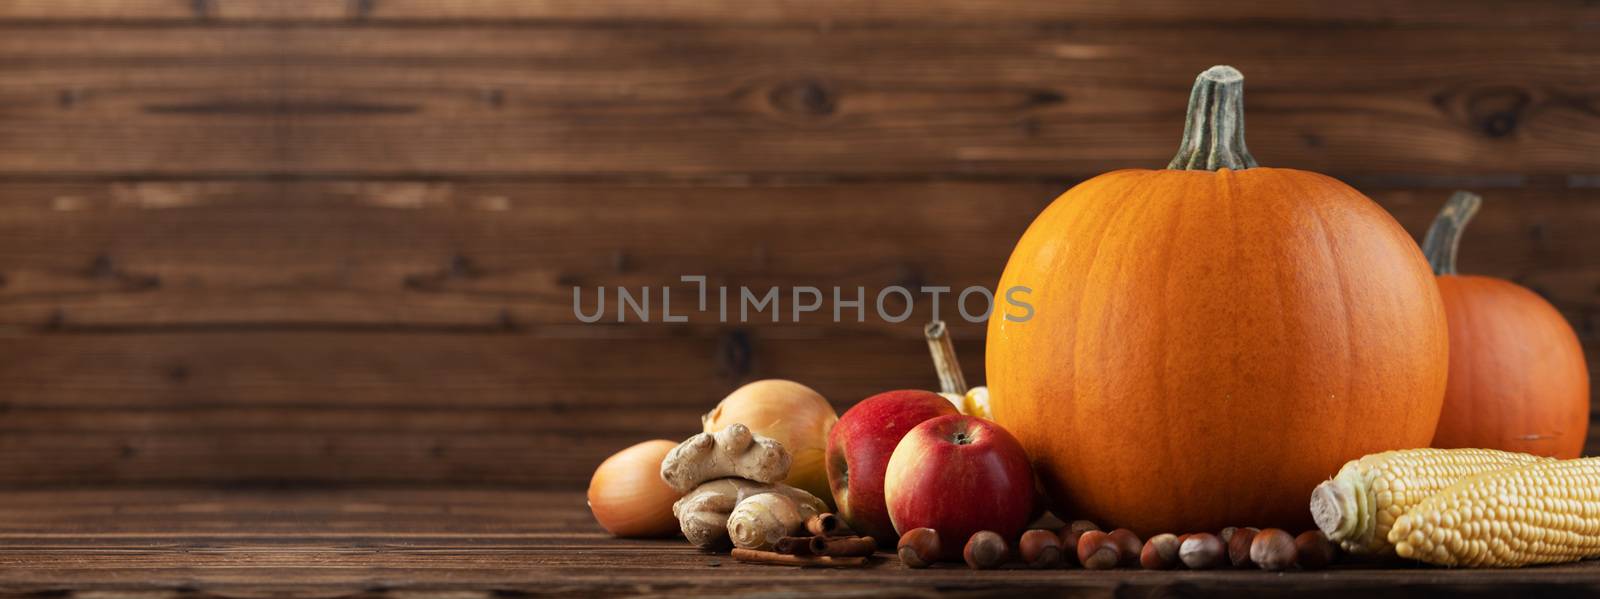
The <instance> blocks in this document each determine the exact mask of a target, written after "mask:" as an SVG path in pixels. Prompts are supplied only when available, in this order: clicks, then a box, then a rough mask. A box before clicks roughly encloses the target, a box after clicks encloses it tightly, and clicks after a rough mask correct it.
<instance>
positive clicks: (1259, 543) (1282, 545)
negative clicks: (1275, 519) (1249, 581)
mask: <svg viewBox="0 0 1600 599" xmlns="http://www.w3.org/2000/svg"><path fill="white" fill-rule="evenodd" d="M1294 560H1295V546H1294V537H1291V536H1289V533H1287V532H1284V531H1283V530H1282V529H1279V528H1268V529H1265V530H1262V531H1261V532H1259V533H1256V536H1255V540H1253V541H1251V542H1250V561H1253V562H1255V563H1256V565H1259V566H1261V569H1262V570H1273V571H1277V570H1284V569H1288V568H1291V567H1294Z"/></svg>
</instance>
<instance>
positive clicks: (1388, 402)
mask: <svg viewBox="0 0 1600 599" xmlns="http://www.w3.org/2000/svg"><path fill="white" fill-rule="evenodd" d="M1243 86H1244V83H1243V77H1242V76H1241V75H1240V74H1239V72H1238V71H1237V70H1235V69H1233V68H1232V67H1225V66H1219V67H1213V68H1211V69H1210V70H1208V71H1206V72H1204V73H1202V74H1201V75H1200V76H1199V77H1198V78H1197V80H1196V82H1195V89H1194V92H1193V94H1192V95H1191V97H1190V106H1189V114H1188V124H1187V128H1186V131H1185V134H1184V140H1183V144H1182V146H1181V147H1180V150H1179V153H1178V156H1177V157H1176V158H1174V159H1173V162H1172V164H1171V165H1170V166H1168V168H1167V169H1166V170H1122V171H1116V172H1112V173H1107V174H1104V175H1100V176H1098V177H1095V178H1093V179H1090V180H1088V181H1085V182H1084V183H1082V184H1080V185H1078V186H1077V187H1074V188H1072V189H1071V190H1069V191H1067V192H1066V193H1065V194H1064V195H1062V196H1061V197H1060V198H1058V199H1056V201H1055V202H1054V203H1053V204H1051V205H1050V206H1049V207H1048V208H1046V209H1045V211H1044V212H1043V213H1042V214H1040V215H1039V217H1038V219H1037V220H1035V221H1034V222H1033V224H1032V226H1030V227H1029V228H1028V230H1027V232H1026V233H1024V234H1023V236H1022V239H1021V241H1019V242H1018V243H1017V247H1016V249H1015V250H1014V252H1013V253H1012V255H1011V259H1010V261H1009V262H1008V263H1007V264H1006V269H1005V273H1004V275H1003V276H1002V277H1001V279H1000V287H999V289H1000V292H1001V293H1004V292H1005V291H1006V290H1011V289H1013V288H1015V287H1026V288H1028V289H1030V290H1031V291H1028V292H1021V291H1014V292H1015V293H1017V295H1016V297H1017V298H1018V299H1023V300H1027V303H1029V304H1031V305H1032V307H1033V308H1034V310H1033V312H1034V313H1033V315H1032V317H1031V318H1028V319H1026V320H1025V321H1021V322H1019V321H1017V319H1019V318H1021V317H1023V316H1026V312H1025V311H1022V310H1018V309H1016V308H1012V309H1010V310H1001V311H997V312H996V314H995V315H994V316H993V317H991V318H990V321H989V337H988V355H987V366H988V383H989V392H990V401H991V405H992V408H993V411H994V416H995V420H997V421H998V422H999V423H1000V424H1002V425H1003V426H1005V427H1006V428H1007V429H1008V430H1010V431H1011V432H1012V433H1014V434H1015V435H1016V437H1017V438H1018V439H1019V440H1021V441H1022V443H1023V445H1024V446H1025V447H1026V448H1027V449H1028V451H1029V454H1030V456H1031V457H1032V458H1033V460H1034V462H1035V465H1036V467H1037V472H1038V473H1039V476H1040V480H1041V482H1042V483H1043V484H1044V486H1045V488H1046V490H1047V491H1048V493H1049V495H1050V497H1051V498H1052V499H1053V500H1054V504H1055V505H1054V507H1055V508H1056V509H1057V510H1058V511H1057V513H1058V514H1060V515H1061V516H1063V517H1065V518H1068V519H1072V518H1089V519H1092V520H1095V521H1096V522H1098V523H1100V524H1101V525H1102V526H1124V527H1129V528H1132V529H1134V530H1135V531H1137V532H1139V533H1140V534H1150V533H1155V532H1184V531H1195V530H1217V529H1219V528H1222V527H1224V526H1228V525H1252V526H1269V525H1271V526H1280V527H1292V528H1291V529H1294V528H1303V527H1306V526H1309V525H1310V517H1309V515H1308V513H1309V512H1308V510H1307V508H1306V505H1307V504H1306V501H1307V498H1308V497H1310V494H1311V489H1312V488H1313V487H1315V486H1316V484H1317V483H1318V482H1320V481H1321V480H1323V479H1325V478H1326V477H1328V476H1329V475H1331V474H1333V473H1334V472H1335V471H1337V470H1338V469H1339V466H1340V465H1341V464H1343V463H1344V462H1345V461H1347V460H1350V459H1353V458H1357V457H1360V456H1362V455H1364V454H1367V453H1372V452H1375V451H1382V450H1388V449H1397V448H1404V447H1422V446H1426V445H1427V444H1428V442H1429V440H1430V439H1432V438H1433V429H1434V425H1435V424H1436V423H1437V422H1438V419H1439V408H1440V404H1441V402H1442V401H1443V397H1444V386H1445V373H1446V366H1447V364H1446V362H1447V356H1446V352H1447V351H1448V350H1449V348H1448V339H1447V337H1446V332H1445V315H1444V308H1443V306H1442V305H1441V304H1440V300H1439V292H1438V289H1437V286H1436V285H1434V282H1433V276H1432V273H1431V272H1430V271H1429V270H1428V264H1427V262H1426V261H1424V260H1423V256H1422V253H1421V252H1420V251H1419V250H1418V248H1417V246H1416V244H1415V243H1414V242H1413V241H1412V239H1411V237H1410V236H1409V235H1407V234H1406V232H1405V230H1403V229H1402V228H1401V227H1400V225H1399V224H1398V223H1396V222H1395V221H1394V219H1393V218H1392V217H1390V216H1389V215H1388V214H1387V213H1385V212H1384V211H1383V210H1382V209H1381V208H1379V207H1378V206H1377V205H1376V204H1374V203H1373V202H1372V201H1371V200H1369V199H1368V198H1367V197H1366V196H1363V195H1362V194H1361V193H1360V192H1357V191H1356V190H1354V189H1352V188H1350V187H1349V186H1347V185H1345V184H1343V183H1340V182H1339V181H1337V180H1335V179H1332V178H1330V177H1327V176H1324V175H1320V174H1317V173H1312V172H1306V171H1298V170H1290V169H1279V168H1265V167H1259V166H1256V163H1255V160H1254V159H1253V158H1251V156H1250V154H1249V152H1248V151H1247V150H1246V148H1245V143H1244V121H1243V118H1244V117H1243V101H1242V97H1241V94H1242V91H1243Z"/></svg>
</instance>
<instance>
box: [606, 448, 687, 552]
mask: <svg viewBox="0 0 1600 599" xmlns="http://www.w3.org/2000/svg"><path fill="white" fill-rule="evenodd" d="M677 446H678V444H677V443H673V442H672V441H665V440H661V439H657V440H655V441H645V442H643V443H640V444H638V445H634V446H633V447H629V448H627V449H624V450H622V451H619V452H617V453H616V454H615V455H612V456H611V457H609V458H606V461H604V462H601V463H600V467H599V468H595V470H594V478H591V479H589V511H591V512H594V519H595V521H596V522H599V523H600V527H601V528H604V529H606V532H609V533H611V534H614V535H617V536H619V537H662V536H667V535H670V534H674V533H677V532H678V519H677V518H676V517H675V516H673V515H672V504H673V502H675V501H677V500H678V498H679V497H681V496H680V495H679V494H678V492H677V491H674V490H672V487H669V486H667V483H666V481H663V480H661V461H662V460H664V459H666V457H667V452H669V451H672V448H674V447H677Z"/></svg>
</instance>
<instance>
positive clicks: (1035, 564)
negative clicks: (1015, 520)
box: [1017, 529, 1062, 568]
mask: <svg viewBox="0 0 1600 599" xmlns="http://www.w3.org/2000/svg"><path fill="white" fill-rule="evenodd" d="M1017 548H1018V549H1019V550H1020V551H1021V552H1022V561H1024V562H1027V563H1028V567H1029V568H1059V567H1061V559H1062V555H1061V553H1062V552H1061V538H1060V537H1057V536H1056V533H1054V532H1051V531H1048V530H1039V529H1035V530H1030V531H1028V532H1025V533H1022V540H1021V541H1018V542H1017Z"/></svg>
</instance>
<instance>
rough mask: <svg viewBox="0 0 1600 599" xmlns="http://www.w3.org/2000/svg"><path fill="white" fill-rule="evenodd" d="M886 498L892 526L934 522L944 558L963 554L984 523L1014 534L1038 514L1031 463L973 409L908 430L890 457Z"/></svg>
mask: <svg viewBox="0 0 1600 599" xmlns="http://www.w3.org/2000/svg"><path fill="white" fill-rule="evenodd" d="M883 490H884V499H885V501H886V503H887V504H888V507H889V519H890V521H892V522H893V523H894V529H895V530H897V531H900V530H911V529H913V528H922V527H927V528H932V529H934V530H935V531H938V533H939V545H940V547H942V548H943V553H944V555H942V556H941V557H940V559H943V560H950V561H955V560H959V559H961V557H960V555H961V554H960V552H961V549H960V548H961V546H963V545H965V544H966V542H967V539H968V538H969V537H971V536H972V534H973V533H976V532H978V531H980V530H991V531H994V532H997V533H999V534H1000V538H1003V539H1015V538H1017V535H1019V534H1021V533H1022V529H1023V528H1024V527H1026V526H1027V525H1028V521H1029V520H1030V519H1031V518H1032V515H1033V503H1034V485H1033V467H1032V466H1031V463H1030V462H1029V461H1028V454H1027V452H1025V451H1023V450H1022V444H1021V443H1018V442H1017V438H1016V437H1013V436H1011V433H1008V432H1006V430H1005V429H1003V428H1000V425H998V424H995V423H994V422H991V421H989V420H984V419H982V418H978V417H976V416H963V415H959V414H958V415H954V416H940V417H938V418H934V419H932V420H929V421H926V422H923V423H922V424H919V425H917V426H916V428H913V429H911V432H909V433H906V436H905V438H904V439H902V440H901V441H900V446H899V447H896V448H895V450H894V455H892V456H891V457H890V458H889V469H888V472H887V473H886V474H885V478H884V488H883Z"/></svg>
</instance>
